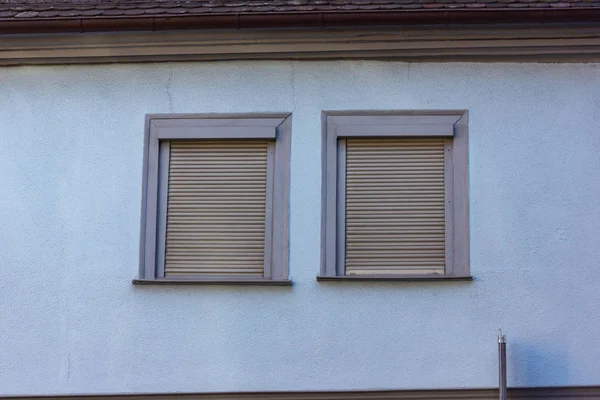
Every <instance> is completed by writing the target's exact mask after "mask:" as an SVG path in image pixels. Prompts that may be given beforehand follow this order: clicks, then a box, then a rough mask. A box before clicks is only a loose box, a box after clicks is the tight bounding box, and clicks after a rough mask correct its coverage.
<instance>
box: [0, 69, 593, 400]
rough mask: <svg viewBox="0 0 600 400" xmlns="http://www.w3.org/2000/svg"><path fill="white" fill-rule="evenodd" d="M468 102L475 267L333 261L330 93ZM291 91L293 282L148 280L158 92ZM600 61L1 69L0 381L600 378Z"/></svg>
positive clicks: (229, 105) (351, 105) (222, 97)
mask: <svg viewBox="0 0 600 400" xmlns="http://www.w3.org/2000/svg"><path fill="white" fill-rule="evenodd" d="M346 109H376V110H377V109H468V110H469V112H470V114H469V115H470V125H469V129H470V139H469V140H470V145H469V149H470V224H471V232H470V234H471V270H472V273H473V275H474V276H475V281H474V282H471V283H388V284H382V283H361V284H326V283H320V284H319V283H317V282H316V281H315V276H316V275H317V273H318V270H319V259H320V257H319V251H320V243H319V241H320V232H319V231H320V210H321V207H320V198H321V192H320V188H321V181H320V180H321V165H320V154H321V143H320V135H321V127H320V124H321V121H320V112H321V110H346ZM250 111H290V112H293V133H292V135H293V139H292V157H291V164H292V165H291V204H290V208H291V221H290V275H291V278H292V279H293V281H294V283H295V285H294V286H293V287H292V288H268V287H206V286H202V287H190V286H186V287H156V286H133V285H132V284H131V280H132V278H134V277H135V276H136V273H137V268H138V241H139V219H140V196H141V175H142V141H143V122H144V114H146V113H159V112H163V113H166V112H192V113H202V112H250ZM599 127H600V66H599V65H598V64H572V65H561V64H491V65H486V64H452V63H448V64H406V63H394V62H297V63H291V62H266V61H265V62H224V63H190V64H156V65H152V64H145V65H142V64H139V65H103V66H69V67H65V66H56V67H22V68H4V69H0V227H1V229H0V248H1V254H2V257H1V258H0V260H1V261H0V266H1V267H0V304H1V307H0V393H23V394H25V393H73V392H80V393H81V392H99V393H113V392H173V391H236V390H278V389H283V390H296V389H299V390H304V389H309V390H310V389H362V388H439V387H491V386H494V385H496V384H497V369H496V368H497V367H496V333H497V332H496V328H497V327H498V326H502V327H503V328H504V329H505V331H506V332H507V333H508V335H509V346H508V352H509V366H508V371H509V384H510V385H512V386H530V385H533V386H540V385H592V384H594V385H598V384H600V369H599V367H598V360H600V344H599V339H598V337H599V336H598V331H599V329H600V274H599V272H600V132H599V131H600V128H599Z"/></svg>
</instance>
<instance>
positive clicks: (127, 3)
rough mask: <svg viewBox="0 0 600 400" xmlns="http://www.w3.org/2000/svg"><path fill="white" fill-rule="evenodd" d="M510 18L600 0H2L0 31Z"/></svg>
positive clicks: (599, 8) (583, 14)
mask: <svg viewBox="0 0 600 400" xmlns="http://www.w3.org/2000/svg"><path fill="white" fill-rule="evenodd" d="M111 20H112V21H113V22H110V21H111ZM505 20H510V21H509V22H522V21H529V20H535V21H536V22H540V21H542V22H545V21H547V20H548V21H549V20H552V21H565V22H577V21H579V20H582V21H587V22H590V21H594V22H599V21H600V0H262V1H260V0H189V1H185V0H183V1H182V0H113V1H110V0H0V33H32V32H56V31H61V32H63V31H78V32H85V31H94V30H161V29H186V28H187V29H189V28H225V29H228V28H244V27H249V28H255V27H288V26H292V27H298V26H303V27H326V26H340V25H344V26H350V25H397V24H402V23H409V22H410V21H416V22H419V23H452V22H460V23H463V22H490V23H495V22H503V21H505ZM117 21H120V22H119V23H117ZM175 21H178V22H177V24H175ZM182 21H183V22H182ZM261 21H262V22H261ZM332 21H333V22H332ZM182 24H183V25H182ZM246 25H247V26H246Z"/></svg>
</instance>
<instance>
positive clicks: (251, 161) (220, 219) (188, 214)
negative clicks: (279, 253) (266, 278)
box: [165, 140, 268, 277]
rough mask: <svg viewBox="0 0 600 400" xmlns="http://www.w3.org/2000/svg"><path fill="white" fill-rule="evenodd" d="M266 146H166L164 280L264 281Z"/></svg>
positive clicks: (207, 143)
mask: <svg viewBox="0 0 600 400" xmlns="http://www.w3.org/2000/svg"><path fill="white" fill-rule="evenodd" d="M267 146H268V142H267V141H264V140H259V141H256V140H198V141H173V142H171V149H170V161H169V189H168V197H167V233H166V254H165V276H190V275H194V276H211V277H214V276H223V277H231V276H233V277H262V276H263V273H264V246H265V207H266V186H267Z"/></svg>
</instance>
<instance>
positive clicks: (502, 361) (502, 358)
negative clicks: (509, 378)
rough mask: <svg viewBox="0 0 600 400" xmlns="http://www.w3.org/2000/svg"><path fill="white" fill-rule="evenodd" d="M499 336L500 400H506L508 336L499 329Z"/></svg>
mask: <svg viewBox="0 0 600 400" xmlns="http://www.w3.org/2000/svg"><path fill="white" fill-rule="evenodd" d="M499 331H500V333H499V335H498V372H499V380H498V383H499V387H500V390H499V394H500V397H499V399H500V400H506V335H503V334H502V329H499Z"/></svg>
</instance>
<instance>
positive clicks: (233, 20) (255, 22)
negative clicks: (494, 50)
mask: <svg viewBox="0 0 600 400" xmlns="http://www.w3.org/2000/svg"><path fill="white" fill-rule="evenodd" d="M598 22H600V8H587V7H581V8H537V9H526V10H523V9H510V8H506V9H485V10H484V9H466V8H462V9H434V10H423V9H421V10H403V11H398V12H392V11H373V12H364V11H360V12H351V11H350V12H343V13H341V12H307V13H279V14H278V13H265V14H257V13H254V14H245V13H239V14H210V15H171V16H165V15H160V16H142V17H86V18H47V19H41V18H31V19H27V18H22V19H20V18H18V19H17V18H13V19H4V20H0V34H45V33H74V32H80V33H84V32H119V31H168V30H184V29H225V30H237V29H269V28H271V29H273V28H290V29H294V28H296V29H306V28H350V27H381V26H415V25H442V26H449V25H464V24H484V25H485V24H490V25H491V24H516V23H533V24H545V23H565V24H577V23H598Z"/></svg>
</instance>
